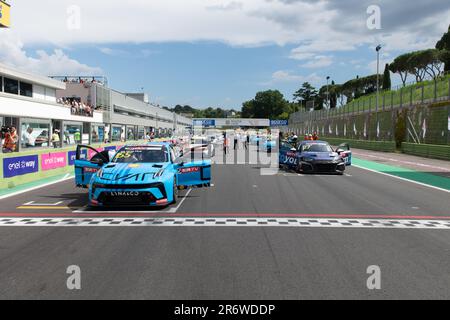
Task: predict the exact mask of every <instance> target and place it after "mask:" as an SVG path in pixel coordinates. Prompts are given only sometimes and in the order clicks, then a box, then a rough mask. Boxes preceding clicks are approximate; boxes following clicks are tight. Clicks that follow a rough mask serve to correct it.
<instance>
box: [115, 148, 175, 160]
mask: <svg viewBox="0 0 450 320" xmlns="http://www.w3.org/2000/svg"><path fill="white" fill-rule="evenodd" d="M167 161H168V155H167V152H166V151H165V150H163V149H150V148H133V149H124V150H121V151H119V152H118V153H117V154H116V156H115V157H114V159H113V160H112V162H113V163H161V162H167Z"/></svg>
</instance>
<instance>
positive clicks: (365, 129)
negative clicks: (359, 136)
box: [364, 122, 367, 138]
mask: <svg viewBox="0 0 450 320" xmlns="http://www.w3.org/2000/svg"><path fill="white" fill-rule="evenodd" d="M366 137H367V123H366V122H364V138H366Z"/></svg>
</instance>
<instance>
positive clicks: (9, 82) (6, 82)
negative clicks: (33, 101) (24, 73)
mask: <svg viewBox="0 0 450 320" xmlns="http://www.w3.org/2000/svg"><path fill="white" fill-rule="evenodd" d="M3 88H4V89H3V91H4V92H5V93H11V94H19V81H17V80H14V79H10V78H4V79H3Z"/></svg>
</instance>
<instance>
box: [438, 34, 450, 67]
mask: <svg viewBox="0 0 450 320" xmlns="http://www.w3.org/2000/svg"><path fill="white" fill-rule="evenodd" d="M436 49H439V50H446V51H450V26H449V27H448V31H447V32H446V33H444V35H443V36H442V38H441V40H439V41H438V43H436ZM444 58H445V60H444V63H445V68H444V71H445V72H450V55H446V56H445V57H444Z"/></svg>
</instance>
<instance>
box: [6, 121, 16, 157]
mask: <svg viewBox="0 0 450 320" xmlns="http://www.w3.org/2000/svg"><path fill="white" fill-rule="evenodd" d="M17 141H18V137H17V132H16V128H14V127H12V128H11V131H10V132H8V133H6V135H5V141H4V143H3V152H4V153H10V152H15V151H16V147H17Z"/></svg>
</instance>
